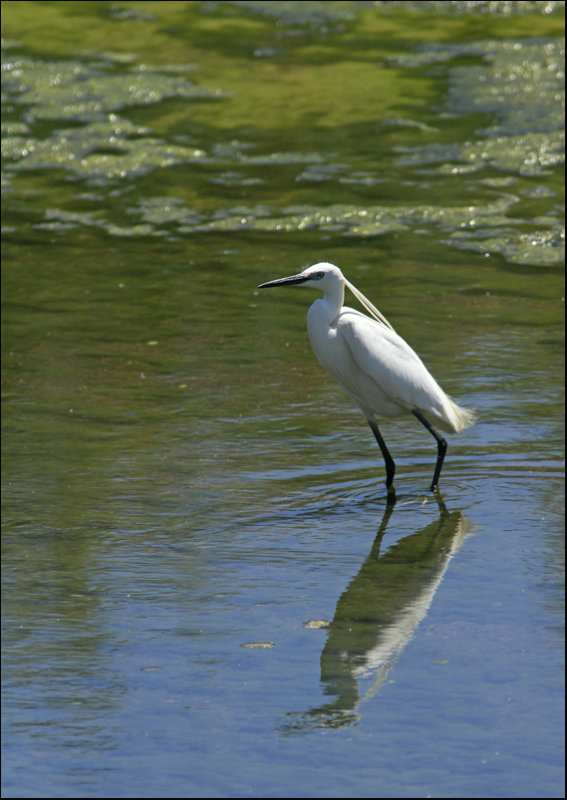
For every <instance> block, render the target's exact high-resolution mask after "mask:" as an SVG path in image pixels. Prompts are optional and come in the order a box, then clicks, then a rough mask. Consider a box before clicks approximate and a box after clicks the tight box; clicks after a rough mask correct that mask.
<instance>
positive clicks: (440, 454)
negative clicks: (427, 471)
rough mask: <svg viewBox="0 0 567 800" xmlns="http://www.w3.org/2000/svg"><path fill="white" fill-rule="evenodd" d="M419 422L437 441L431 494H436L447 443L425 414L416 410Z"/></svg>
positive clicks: (414, 412)
mask: <svg viewBox="0 0 567 800" xmlns="http://www.w3.org/2000/svg"><path fill="white" fill-rule="evenodd" d="M412 413H413V414H414V415H415V416H416V417H417V418H418V420H419V421H420V422H421V424H422V425H425V427H426V428H427V430H428V431H429V433H430V434H431V435H432V436H434V437H435V438H436V440H437V463H436V464H435V472H434V473H433V481H432V483H431V489H430V490H429V491H430V492H434V491H435V489H436V488H437V484H438V483H439V475H441V467H442V466H443V460H444V458H445V453H446V452H447V442H446V441H445V439H444V438H443V437H442V436H441V434H439V433H437V431H436V430H435V428H434V427H433V425H432V424H431V423H430V422H429V421H428V420H426V419H425V417H424V416H423V414H422V413H421V412H419V411H417V410H416V409H415V408H414V409H413V412H412Z"/></svg>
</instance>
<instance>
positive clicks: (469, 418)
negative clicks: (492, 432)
mask: <svg viewBox="0 0 567 800" xmlns="http://www.w3.org/2000/svg"><path fill="white" fill-rule="evenodd" d="M447 400H448V401H449V402H448V408H447V411H448V412H449V413H447V422H448V423H449V425H450V426H451V429H452V430H453V432H454V433H459V431H464V430H465V428H470V426H471V425H474V423H475V422H476V412H475V411H473V409H471V408H463V407H462V406H458V405H457V404H456V403H455V401H454V400H451V398H450V397H448V398H447Z"/></svg>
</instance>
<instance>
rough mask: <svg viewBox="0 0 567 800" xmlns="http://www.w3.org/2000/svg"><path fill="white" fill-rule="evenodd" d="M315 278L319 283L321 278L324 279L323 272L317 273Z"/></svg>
mask: <svg viewBox="0 0 567 800" xmlns="http://www.w3.org/2000/svg"><path fill="white" fill-rule="evenodd" d="M315 277H316V278H317V280H318V281H320V280H321V278H324V277H325V273H324V272H318V273H317V275H316V276H315Z"/></svg>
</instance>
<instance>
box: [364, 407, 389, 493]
mask: <svg viewBox="0 0 567 800" xmlns="http://www.w3.org/2000/svg"><path fill="white" fill-rule="evenodd" d="M368 424H369V425H370V427H371V428H372V433H373V434H374V436H375V437H376V441H377V442H378V446H379V447H380V450H381V451H382V455H383V456H384V463H385V464H386V487H387V489H388V495H395V492H394V487H393V485H392V484H393V482H394V473H395V472H396V465H395V464H394V459H393V458H392V456H391V455H390V451H389V450H388V448H387V447H386V442H385V441H384V439H383V438H382V434H381V433H380V428H379V427H378V425H377V424H376V423H375V422H374V420H373V419H369V420H368Z"/></svg>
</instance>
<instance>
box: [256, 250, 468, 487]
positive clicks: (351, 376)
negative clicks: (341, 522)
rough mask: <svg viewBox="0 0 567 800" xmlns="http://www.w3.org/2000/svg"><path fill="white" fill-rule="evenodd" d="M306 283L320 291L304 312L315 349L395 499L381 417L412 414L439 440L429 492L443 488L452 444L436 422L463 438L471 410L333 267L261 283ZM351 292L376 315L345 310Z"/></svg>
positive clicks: (318, 267)
mask: <svg viewBox="0 0 567 800" xmlns="http://www.w3.org/2000/svg"><path fill="white" fill-rule="evenodd" d="M294 284H301V285H303V286H312V287H315V288H317V289H320V290H321V291H322V292H323V297H321V298H318V299H317V300H315V302H314V303H313V305H312V306H311V307H310V308H309V311H308V313H307V330H308V333H309V339H310V341H311V346H312V347H313V350H314V352H315V355H316V356H317V359H318V360H319V362H320V364H321V366H323V367H324V368H325V369H326V370H327V372H328V373H329V374H330V375H331V377H332V378H333V379H334V380H335V381H336V382H337V383H338V384H339V385H340V386H342V388H343V389H344V390H345V391H346V392H347V394H349V395H350V397H352V399H353V400H354V401H355V403H356V404H357V405H358V406H359V407H360V409H361V410H362V412H363V414H364V415H365V416H366V419H367V420H368V423H369V424H370V427H371V428H372V431H373V432H374V435H375V437H376V440H377V442H378V444H379V445H380V449H381V450H382V454H383V456H384V460H385V462H386V476H387V477H386V484H387V486H388V490H389V492H390V493H391V494H393V487H392V482H393V478H394V472H395V465H394V461H393V459H392V457H391V455H390V453H389V451H388V448H387V447H386V445H385V443H384V440H383V439H382V436H381V433H380V431H379V429H378V425H377V422H376V418H377V417H378V418H381V417H386V418H388V417H389V418H392V417H400V416H403V415H405V414H414V416H416V417H417V418H418V419H419V420H420V422H422V423H423V424H424V425H425V426H426V427H427V428H428V430H429V431H430V432H431V433H432V435H433V436H434V437H435V439H436V440H437V445H438V457H437V464H436V467H435V473H434V477H433V482H432V484H431V491H433V490H434V489H435V488H436V486H437V483H438V480H439V474H440V472H441V467H442V465H443V459H444V456H445V452H446V449H447V443H446V442H445V440H444V439H443V437H442V436H440V434H438V433H437V431H436V430H435V429H434V428H433V425H432V422H434V423H435V424H436V425H437V426H439V427H440V428H442V429H443V430H445V431H449V432H452V433H458V432H459V431H461V430H463V429H465V428H467V427H469V426H470V425H472V424H473V422H474V419H475V416H474V413H473V412H472V411H470V410H469V409H466V408H462V407H460V406H458V405H457V404H456V403H455V402H454V401H453V400H452V399H451V398H450V397H449V396H448V395H447V394H445V392H444V391H443V389H441V387H440V386H439V384H438V383H437V381H436V380H435V379H434V378H433V376H432V375H431V373H430V372H429V371H428V369H427V367H426V366H425V365H424V363H423V361H422V360H421V359H420V358H419V356H418V355H417V354H416V353H415V352H414V351H413V350H412V348H411V347H410V346H409V345H408V344H407V343H406V342H405V341H404V340H403V339H402V338H401V336H398V334H397V333H396V332H395V330H394V329H393V328H392V326H391V325H390V323H389V322H388V320H387V319H386V318H385V317H384V316H383V315H382V314H381V313H380V311H378V309H377V308H375V307H374V306H373V305H372V303H371V302H370V301H369V300H368V299H367V298H366V297H365V296H364V295H363V294H362V293H361V292H360V291H359V290H358V289H357V288H356V287H355V286H353V285H352V284H351V283H350V282H349V281H347V279H346V278H345V277H344V275H343V274H342V272H341V270H340V269H339V268H338V267H336V266H335V265H334V264H328V263H326V262H321V263H320V264H315V265H314V266H312V267H308V268H307V269H306V270H304V271H303V272H301V273H299V274H298V275H292V276H291V277H289V278H280V279H278V280H275V281H269V282H268V283H263V284H262V285H261V286H260V287H259V288H261V289H262V288H268V287H273V286H282V285H294ZM345 286H346V287H348V288H349V289H350V290H351V291H352V292H353V294H354V295H355V297H356V298H357V299H358V300H359V301H360V302H361V304H362V305H363V306H364V308H365V309H366V310H367V311H368V313H369V314H371V315H372V316H371V317H370V316H367V315H366V314H362V313H361V312H360V311H356V310H355V309H353V308H349V307H348V306H344V305H343V302H344V290H345Z"/></svg>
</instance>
